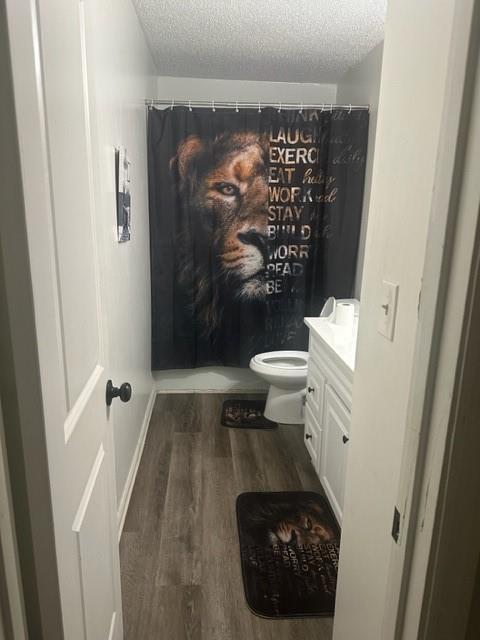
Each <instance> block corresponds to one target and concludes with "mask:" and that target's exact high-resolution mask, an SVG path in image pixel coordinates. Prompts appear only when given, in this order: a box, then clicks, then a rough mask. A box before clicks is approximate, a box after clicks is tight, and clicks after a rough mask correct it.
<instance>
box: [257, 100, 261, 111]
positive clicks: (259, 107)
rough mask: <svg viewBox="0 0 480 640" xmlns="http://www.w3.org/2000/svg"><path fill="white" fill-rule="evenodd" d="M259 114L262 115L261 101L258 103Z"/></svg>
mask: <svg viewBox="0 0 480 640" xmlns="http://www.w3.org/2000/svg"><path fill="white" fill-rule="evenodd" d="M258 113H262V108H261V106H260V100H259V101H258Z"/></svg>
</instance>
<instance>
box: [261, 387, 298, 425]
mask: <svg viewBox="0 0 480 640" xmlns="http://www.w3.org/2000/svg"><path fill="white" fill-rule="evenodd" d="M304 396H305V389H304V388H303V387H302V388H301V389H280V388H279V387H276V386H275V385H273V384H272V385H270V389H269V390H268V396H267V402H266V404H265V411H264V412H263V415H264V416H265V417H266V418H268V419H269V420H272V421H273V422H279V423H281V424H303V423H304V422H305V412H304V405H303V397H304Z"/></svg>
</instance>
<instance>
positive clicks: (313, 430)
mask: <svg viewBox="0 0 480 640" xmlns="http://www.w3.org/2000/svg"><path fill="white" fill-rule="evenodd" d="M304 439H305V446H306V447H307V451H308V453H309V454H310V458H311V460H312V464H313V466H314V468H315V471H316V472H317V474H318V471H319V466H320V451H321V447H322V429H321V426H320V423H319V422H318V420H316V418H315V416H314V415H313V413H312V410H311V409H310V407H309V405H308V404H307V405H306V406H305V431H304Z"/></svg>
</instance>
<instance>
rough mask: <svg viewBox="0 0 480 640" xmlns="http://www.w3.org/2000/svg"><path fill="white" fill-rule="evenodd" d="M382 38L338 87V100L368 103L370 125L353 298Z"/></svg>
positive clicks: (362, 242)
mask: <svg viewBox="0 0 480 640" xmlns="http://www.w3.org/2000/svg"><path fill="white" fill-rule="evenodd" d="M382 58H383V42H382V43H380V44H379V45H377V46H376V47H375V49H372V51H370V53H369V54H368V55H367V56H366V57H365V58H364V59H363V60H362V61H361V62H359V63H358V64H357V65H356V66H355V67H352V69H350V70H349V71H347V73H346V74H345V75H344V76H343V77H342V78H341V79H340V82H339V83H338V87H337V102H338V103H339V104H369V105H370V126H369V130H368V156H367V164H366V167H365V193H364V196H363V216H362V226H361V229H360V242H359V247H358V259H357V274H356V278H355V298H358V299H360V297H361V291H360V289H361V283H362V272H363V262H364V256H365V239H366V235H367V220H368V210H369V206H370V189H371V183H372V168H373V156H374V151H375V132H376V129H377V114H378V98H379V95H380V75H381V72H382Z"/></svg>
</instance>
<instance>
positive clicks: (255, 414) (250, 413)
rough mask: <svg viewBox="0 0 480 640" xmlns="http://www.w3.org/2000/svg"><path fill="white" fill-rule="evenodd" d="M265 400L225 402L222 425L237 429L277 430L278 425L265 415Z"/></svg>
mask: <svg viewBox="0 0 480 640" xmlns="http://www.w3.org/2000/svg"><path fill="white" fill-rule="evenodd" d="M264 409H265V400H245V399H243V398H242V399H240V400H237V399H235V400H225V402H224V403H223V407H222V421H221V422H222V425H223V426H224V427H230V428H236V429H276V428H277V426H278V425H277V423H276V422H272V421H271V420H268V419H267V418H265V416H264V415H263V410H264Z"/></svg>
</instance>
